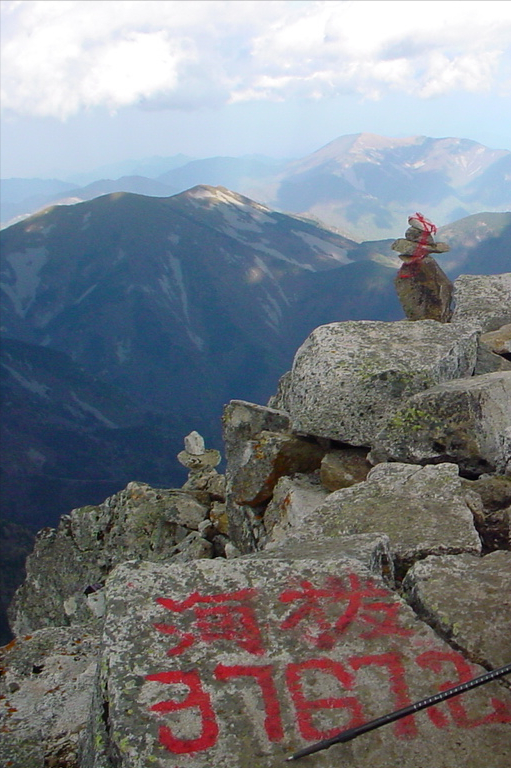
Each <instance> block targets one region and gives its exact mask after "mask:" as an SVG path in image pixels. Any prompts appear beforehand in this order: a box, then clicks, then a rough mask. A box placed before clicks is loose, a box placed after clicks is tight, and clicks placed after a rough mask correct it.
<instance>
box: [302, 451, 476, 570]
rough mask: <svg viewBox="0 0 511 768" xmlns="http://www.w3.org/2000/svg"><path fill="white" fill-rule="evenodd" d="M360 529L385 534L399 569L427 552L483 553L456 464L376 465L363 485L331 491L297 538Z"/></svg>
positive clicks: (317, 536)
mask: <svg viewBox="0 0 511 768" xmlns="http://www.w3.org/2000/svg"><path fill="white" fill-rule="evenodd" d="M359 533H384V534H386V535H387V536H388V537H389V539H390V547H391V550H392V552H393V554H394V557H395V559H396V561H397V563H398V565H399V567H400V569H402V568H403V566H409V565H410V564H411V563H412V562H414V561H415V560H418V559H420V558H423V557H425V556H426V555H428V554H449V553H461V552H469V553H473V554H478V553H479V552H480V551H481V541H480V539H479V536H478V535H477V531H476V529H475V527H474V522H473V516H472V512H471V510H470V508H469V507H468V505H467V503H466V500H465V496H464V490H463V487H462V485H461V482H460V478H459V476H458V469H457V467H456V466H455V465H454V464H439V465H437V466H426V467H417V466H414V465H412V464H399V463H390V464H378V465H377V466H376V467H374V469H372V470H371V472H370V473H369V475H368V476H367V480H366V481H365V482H364V483H359V484H358V485H354V486H352V487H351V488H343V489H341V490H339V491H334V492H333V493H331V494H330V495H329V496H328V497H327V498H326V500H325V502H324V503H323V504H322V505H321V506H319V507H318V508H317V509H316V510H315V511H314V513H313V514H312V515H310V516H309V518H308V519H307V520H306V521H304V523H303V524H302V529H301V533H300V534H299V536H300V537H301V538H302V539H303V540H311V539H312V540H314V539H316V538H336V537H342V536H346V535H352V534H359ZM293 537H295V534H293Z"/></svg>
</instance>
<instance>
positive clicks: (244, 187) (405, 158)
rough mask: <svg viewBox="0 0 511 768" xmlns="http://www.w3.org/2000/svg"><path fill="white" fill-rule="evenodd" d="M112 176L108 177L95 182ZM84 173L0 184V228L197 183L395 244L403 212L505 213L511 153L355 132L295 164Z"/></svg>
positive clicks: (171, 162) (263, 161)
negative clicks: (81, 205)
mask: <svg viewBox="0 0 511 768" xmlns="http://www.w3.org/2000/svg"><path fill="white" fill-rule="evenodd" d="M119 171H120V172H121V173H122V175H121V177H120V178H116V179H111V178H105V177H104V176H102V175H101V174H103V173H106V172H110V173H115V172H119ZM93 175H94V174H88V175H87V176H85V177H82V179H81V181H82V183H83V182H85V181H86V185H85V186H82V187H79V186H77V185H76V183H69V182H68V183H64V182H58V181H56V180H50V181H49V185H50V186H49V187H48V190H47V192H45V191H43V190H42V186H41V185H42V181H43V180H35V181H34V188H33V189H34V191H33V192H31V193H30V194H27V195H26V196H25V197H24V198H21V199H20V194H19V190H20V182H23V181H24V182H27V181H29V180H20V179H4V180H2V200H3V202H2V216H1V219H2V222H5V223H12V221H13V219H15V218H16V217H23V216H26V215H28V214H30V213H33V212H35V211H36V210H40V209H42V208H43V207H44V206H48V205H50V204H56V203H62V204H69V203H71V202H79V201H84V200H89V199H92V198H93V197H97V196H98V195H101V194H107V193H111V192H133V193H137V194H143V195H151V196H156V197H160V196H168V195H174V194H176V193H179V192H183V191H186V190H187V189H189V188H191V187H193V186H195V185H197V184H205V185H209V186H225V187H227V188H229V189H232V190H235V191H236V192H238V193H240V194H243V195H245V196H248V197H249V198H251V199H253V200H257V201H258V202H260V203H262V204H265V205H267V206H268V207H270V208H272V209H274V210H277V211H281V212H287V213H295V214H299V215H304V216H308V217H310V218H312V219H316V220H318V219H319V220H320V221H322V222H324V223H325V225H326V226H328V227H332V228H337V229H338V230H340V231H341V232H342V233H343V234H345V235H346V236H347V237H349V238H351V239H353V240H358V241H367V240H378V239H385V238H391V237H392V238H393V237H395V235H396V231H399V230H400V229H401V227H402V222H403V221H405V220H406V216H407V215H408V213H409V212H410V210H417V209H418V210H422V209H427V212H428V215H429V218H431V219H432V220H433V221H435V223H436V224H437V225H439V226H446V225H449V224H452V223H453V222H455V221H457V220H459V219H461V218H464V217H466V216H469V215H471V214H476V213H480V212H481V211H494V212H505V211H508V210H509V209H510V208H511V152H509V151H508V150H505V149H491V148H488V147H485V146H484V145H482V144H479V143H477V142H475V141H471V140H469V139H462V138H431V137H427V136H412V137H408V138H388V137H383V136H378V135H375V134H369V133H360V134H352V135H348V136H341V137H340V138H338V139H335V140H334V141H332V142H330V143H329V144H327V145H326V146H324V147H322V148H320V149H318V150H317V151H316V152H313V153H312V154H310V155H308V156H306V157H304V158H299V159H295V160H275V159H273V158H269V157H242V158H234V157H214V158H205V159H194V158H187V157H185V156H175V157H171V158H149V159H148V160H146V161H143V160H141V161H133V162H131V163H123V164H117V165H111V166H107V167H104V168H102V169H98V171H97V172H96V178H92V176H93ZM76 181H78V179H75V182H76ZM57 184H60V185H61V186H60V188H58V187H57V186H56V185H57ZM62 185H64V187H62ZM28 188H29V187H28V185H27V184H25V189H26V190H28Z"/></svg>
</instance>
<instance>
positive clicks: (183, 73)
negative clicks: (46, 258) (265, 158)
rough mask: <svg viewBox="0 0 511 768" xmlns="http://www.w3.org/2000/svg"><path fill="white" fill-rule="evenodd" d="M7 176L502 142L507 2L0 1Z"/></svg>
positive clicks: (510, 109) (508, 137)
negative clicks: (361, 140) (350, 137)
mask: <svg viewBox="0 0 511 768" xmlns="http://www.w3.org/2000/svg"><path fill="white" fill-rule="evenodd" d="M1 11H2V66H1V77H2V97H1V104H2V126H1V127H2V134H1V135H2V141H1V150H2V167H1V175H2V177H3V178H9V177H13V176H22V177H35V176H40V177H48V176H53V177H58V178H67V177H70V176H72V175H73V174H74V173H79V172H84V171H88V170H90V169H92V168H95V167H98V166H101V165H103V164H107V163H111V162H117V161H121V160H125V159H130V158H135V159H136V158H140V159H141V158H146V157H151V156H153V155H163V156H171V155H175V154H178V153H184V154H187V155H191V156H193V157H210V156H213V155H232V156H241V155H246V154H267V155H270V156H273V157H300V156H303V155H306V154H309V153H310V152H313V151H314V150H316V149H319V148H320V147H321V146H323V145H325V144H327V143H328V142H329V141H332V140H333V139H335V138H337V137H338V136H341V135H344V134H349V133H358V132H362V131H366V132H370V133H377V134H381V135H384V136H395V137H404V136H410V135H417V134H422V135H427V136H433V137H442V136H458V137H462V138H468V139H473V140H475V141H479V142H481V143H483V144H486V145H487V146H490V147H493V148H500V149H502V148H504V149H511V3H509V2H507V1H506V0H497V1H496V2H493V0H483V1H482V2H480V1H479V0H468V1H467V0H454V1H453V2H450V1H449V0H426V1H420V2H419V1H414V0H408V1H407V2H404V0H398V1H397V2H394V0H375V1H374V2H373V0H344V1H343V0H327V1H326V2H316V1H315V0H304V1H302V0H256V1H255V2H253V1H252V0H227V1H225V0H204V1H203V0H186V1H185V2H182V1H181V0H154V1H153V0H141V1H140V2H139V0H127V1H125V0H99V1H96V0H77V1H73V0H3V2H2V3H1Z"/></svg>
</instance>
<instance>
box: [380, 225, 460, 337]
mask: <svg viewBox="0 0 511 768" xmlns="http://www.w3.org/2000/svg"><path fill="white" fill-rule="evenodd" d="M408 224H409V225H410V226H409V227H408V229H407V230H406V232H405V236H404V238H402V237H401V238H399V239H398V240H395V241H394V242H393V243H392V250H394V251H396V252H397V253H398V254H399V258H400V259H401V260H402V261H403V262H404V264H403V265H402V266H401V268H400V270H399V272H398V273H397V275H396V278H395V280H394V285H395V287H396V291H397V295H398V297H399V301H400V302H401V306H402V307H403V310H404V312H405V315H406V317H407V318H408V320H437V321H438V322H440V323H448V322H449V320H450V319H451V315H452V309H451V302H452V293H453V285H452V283H451V281H450V280H449V278H448V277H447V275H446V274H445V273H444V272H443V271H442V270H441V269H440V267H439V266H438V264H437V263H436V261H435V259H433V258H432V256H431V254H432V253H447V251H448V250H449V246H448V245H447V244H446V243H437V242H435V238H434V235H435V234H436V231H437V229H436V227H435V225H434V224H432V223H431V222H430V221H428V219H426V218H425V217H424V216H423V215H422V213H415V214H413V215H412V216H409V217H408Z"/></svg>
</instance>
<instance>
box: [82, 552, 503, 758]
mask: <svg viewBox="0 0 511 768" xmlns="http://www.w3.org/2000/svg"><path fill="white" fill-rule="evenodd" d="M101 669H102V676H101V687H100V696H99V697H98V699H97V703H96V705H95V710H94V711H93V712H92V717H91V730H92V733H91V736H90V741H91V743H93V742H94V738H95V737H96V735H97V733H98V732H97V731H96V732H95V731H94V727H95V726H94V724H95V723H98V721H101V717H102V715H103V713H104V712H105V711H106V712H108V723H109V728H108V731H107V733H106V736H107V744H106V745H105V752H106V751H107V750H108V751H109V753H110V754H111V755H115V765H116V768H142V766H144V767H145V766H148V765H155V766H160V768H164V767H165V768H167V767H170V766H172V768H174V766H179V768H205V766H219V768H252V767H253V766H254V765H257V766H258V768H276V766H277V765H281V764H282V761H283V760H284V759H285V758H286V756H288V755H289V754H290V753H292V752H294V751H296V750H297V749H299V748H301V747H303V746H305V745H307V744H310V743H311V742H314V741H317V740H319V739H321V738H325V737H328V736H330V735H332V734H333V733H336V732H338V731H339V730H340V729H342V728H343V727H347V726H349V725H350V724H354V723H359V722H363V721H365V720H370V719H371V718H374V717H376V716H378V715H381V714H382V713H386V712H390V711H392V710H394V709H397V708H399V707H401V706H404V705H405V704H407V703H409V702H412V701H415V700H418V699H421V698H423V697H425V696H427V695H430V694H431V693H434V692H436V691H438V690H439V689H441V688H442V687H443V686H446V685H452V683H453V681H456V682H457V681H459V680H460V679H466V678H467V677H472V676H475V675H477V674H480V673H482V672H483V671H484V670H483V669H481V667H478V666H476V665H474V664H471V663H470V662H468V661H467V660H466V659H464V658H463V656H462V655H461V654H460V653H457V652H456V651H455V650H453V649H452V648H451V647H450V646H449V645H448V644H447V643H445V642H444V641H443V640H441V639H440V638H439V637H438V636H437V635H436V634H435V632H434V631H433V630H431V629H430V628H429V627H428V626H427V625H426V624H425V623H424V622H422V621H420V620H418V619H417V617H416V616H415V614H414V612H413V611H412V609H411V608H410V607H409V606H407V605H406V603H405V602H404V601H403V600H401V599H400V598H399V597H398V596H397V595H396V594H395V593H393V592H392V591H390V590H389V589H388V588H387V587H386V586H385V584H384V583H383V582H382V581H381V580H379V579H378V577H377V576H376V575H375V574H374V573H371V572H370V571H368V570H367V569H365V568H364V567H363V566H362V564H361V563H360V562H359V561H357V560H355V559H351V558H344V559H340V558H338V557H337V558H335V559H333V560H330V561H329V560H326V559H323V560H320V561H316V560H314V559H309V560H307V559H303V560H300V561H296V560H286V559H281V560H279V559H272V560H268V559H264V558H260V559H257V558H253V557H251V558H239V559H237V560H232V561H229V562H225V561H221V560H218V559H217V560H210V561H195V562H194V563H191V564H190V565H187V566H186V567H185V566H182V567H181V566H175V565H174V566H169V565H165V564H161V563H158V564H156V563H147V562H139V563H134V562H132V563H126V564H124V565H122V566H119V567H118V568H116V569H115V571H114V572H113V573H112V574H111V575H110V577H109V580H108V584H107V613H106V620H105V631H104V634H103V651H102V658H101ZM510 721H511V693H510V692H509V691H507V690H506V689H505V688H503V687H501V686H499V685H498V684H495V683H492V684H490V685H488V686H485V687H484V688H478V689H476V690H474V691H473V692H471V694H470V696H467V697H466V698H465V699H464V700H463V701H458V702H456V703H455V704H453V705H451V706H449V705H446V706H444V707H442V708H441V710H439V711H433V712H430V713H429V715H428V714H427V713H421V714H420V715H417V716H416V717H412V718H409V719H407V720H403V721H400V722H399V723H396V724H394V725H393V726H392V727H390V726H389V727H388V728H386V729H381V730H379V731H375V732H374V733H373V734H371V735H370V736H369V735H368V736H366V737H365V738H360V739H356V740H355V741H353V742H351V744H350V746H349V747H345V746H343V747H333V748H332V749H331V750H330V751H327V752H322V753H318V754H317V755H315V756H314V765H317V766H318V768H322V767H323V768H331V766H332V764H333V763H336V762H337V761H338V760H339V759H341V760H342V764H343V766H346V768H355V766H356V767H357V768H373V767H374V766H375V765H378V766H379V768H395V767H396V765H400V766H403V765H410V766H411V765H415V766H418V765H420V766H421V768H438V766H439V765H442V768H459V765H464V766H466V767H467V768H480V767H481V765H487V764H488V761H487V758H488V754H490V753H491V757H492V763H491V765H492V768H504V766H506V768H507V765H508V762H509V727H510V726H509V723H510ZM96 728H97V726H96ZM99 735H100V736H103V735H104V731H101V730H100V731H99ZM98 765H99V763H98V761H96V762H95V763H85V765H84V768H89V766H98Z"/></svg>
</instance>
